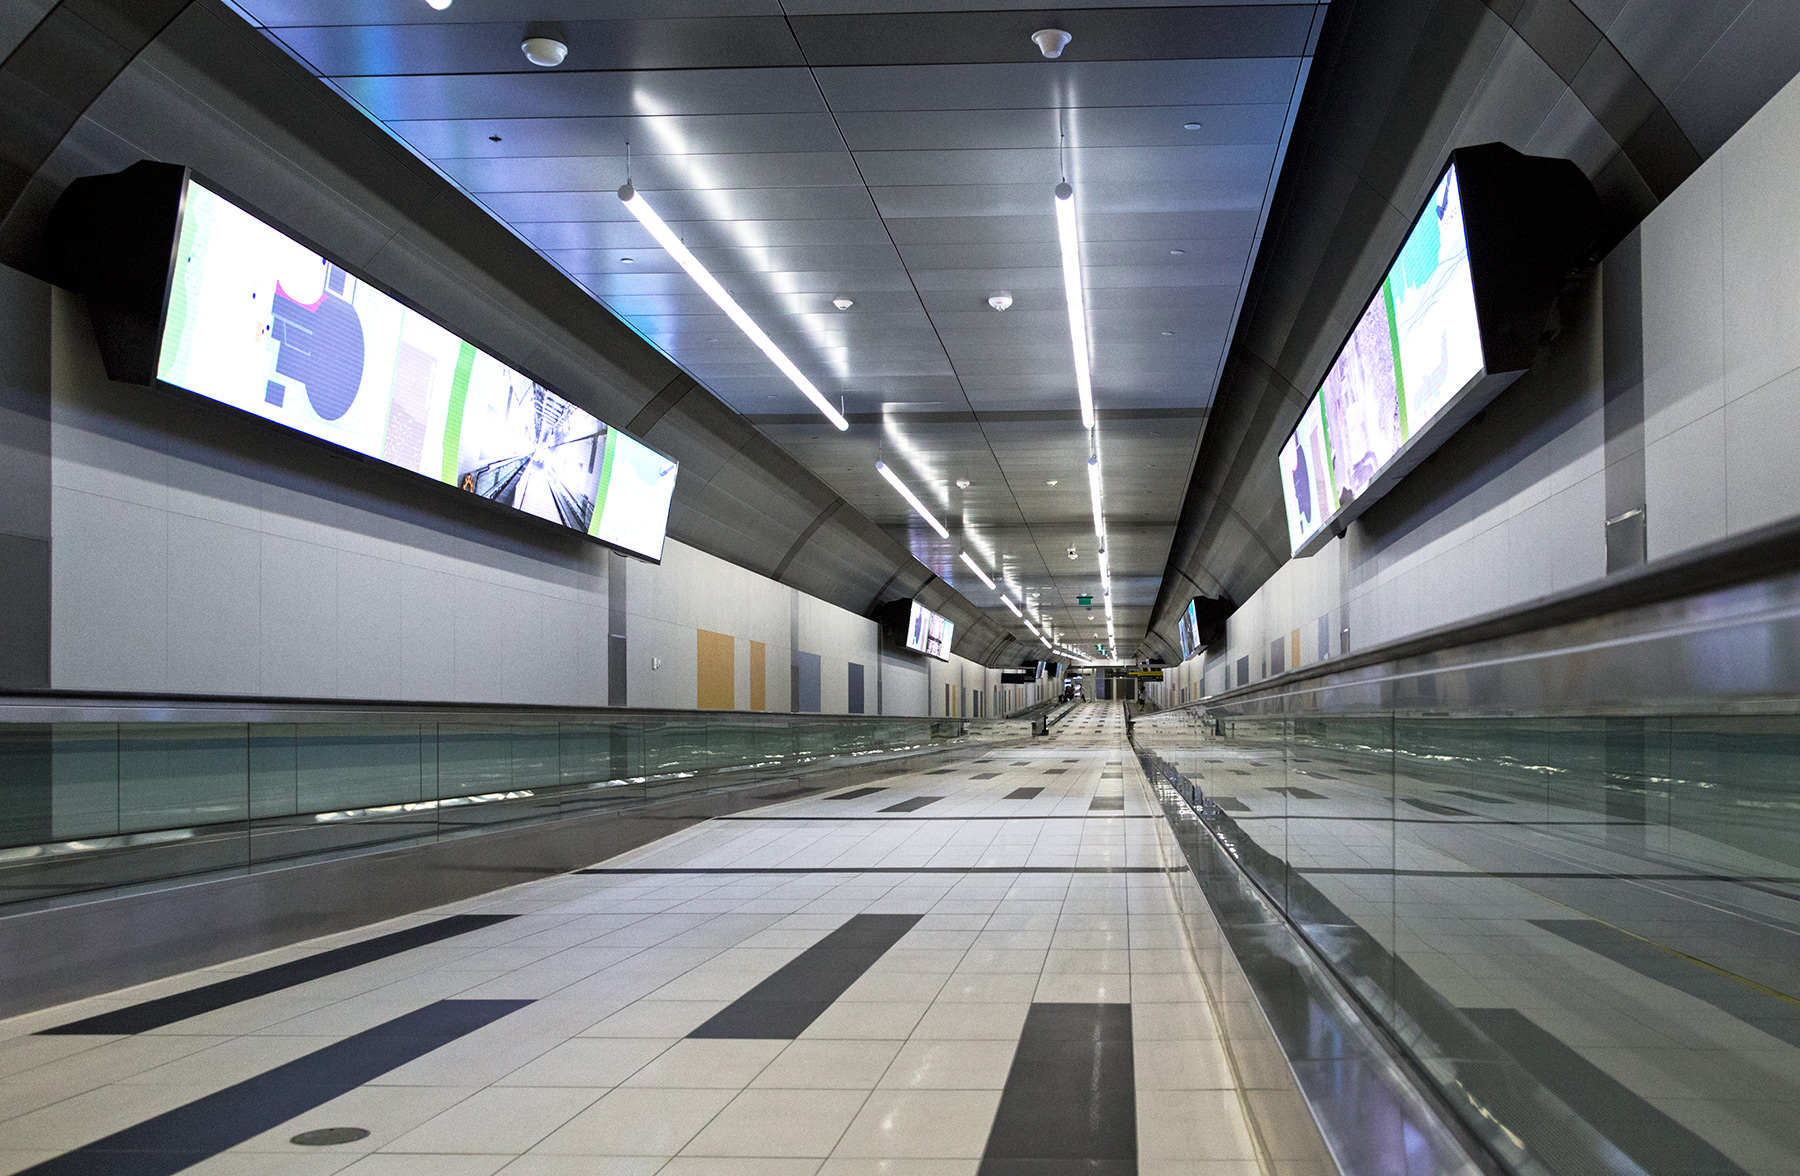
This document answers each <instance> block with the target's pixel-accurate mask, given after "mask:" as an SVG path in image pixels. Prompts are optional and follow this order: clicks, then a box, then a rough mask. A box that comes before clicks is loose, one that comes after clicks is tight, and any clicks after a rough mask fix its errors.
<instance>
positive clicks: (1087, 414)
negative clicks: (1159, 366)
mask: <svg viewBox="0 0 1800 1176" xmlns="http://www.w3.org/2000/svg"><path fill="white" fill-rule="evenodd" d="M1056 237H1057V240H1058V241H1060V242H1061V243H1062V271H1063V294H1064V296H1065V297H1066V298H1067V299H1068V302H1069V341H1070V342H1071V343H1072V344H1073V345H1074V348H1075V392H1076V394H1077V395H1078V396H1080V397H1081V425H1082V427H1083V428H1085V429H1091V428H1093V427H1094V378H1093V375H1092V374H1091V373H1090V372H1089V371H1088V341H1087V310H1086V308H1085V307H1084V306H1083V305H1082V300H1081V245H1080V242H1079V241H1077V240H1076V237H1075V189H1073V188H1071V187H1069V185H1067V184H1058V185H1057V186H1056Z"/></svg>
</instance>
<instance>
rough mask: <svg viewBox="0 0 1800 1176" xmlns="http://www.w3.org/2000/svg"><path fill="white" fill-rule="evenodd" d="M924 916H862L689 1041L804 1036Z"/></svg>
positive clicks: (795, 960) (729, 1007) (736, 1002)
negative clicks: (807, 1028)
mask: <svg viewBox="0 0 1800 1176" xmlns="http://www.w3.org/2000/svg"><path fill="white" fill-rule="evenodd" d="M922 918H924V916H923V915H857V916H855V917H853V918H852V919H851V920H850V921H849V922H848V923H845V924H844V925H843V926H842V927H839V928H838V929H837V930H836V931H833V932H832V933H831V934H829V935H827V936H826V937H825V938H823V939H821V940H819V942H817V943H815V944H813V945H812V946H811V947H809V948H807V949H806V950H805V951H803V952H801V953H800V954H799V955H797V956H795V957H794V958H793V959H792V960H789V961H788V962H787V963H786V964H784V965H782V967H781V968H780V969H778V970H777V971H776V972H775V974H774V975H773V976H770V977H769V978H768V979H767V980H764V981H763V982H762V983H761V984H758V985H757V986H756V987H755V988H752V989H751V990H750V991H749V992H746V993H745V994H744V995H743V996H740V997H738V998H737V999H736V1000H734V1001H732V1002H731V1003H730V1004H728V1005H726V1006H725V1007H724V1008H722V1009H720V1010H719V1011H718V1012H717V1013H715V1014H713V1016H712V1017H711V1019H709V1020H708V1021H707V1022H706V1023H705V1024H704V1025H702V1026H700V1027H699V1028H698V1029H696V1030H694V1031H693V1032H692V1033H690V1034H688V1036H689V1037H730V1038H777V1039H789V1038H794V1037H798V1036H800V1034H801V1033H803V1032H805V1031H806V1027H807V1026H808V1025H811V1024H812V1023H813V1022H814V1021H816V1020H818V1019H819V1015H820V1014H821V1013H823V1012H824V1011H825V1010H826V1009H828V1008H830V1007H831V1004H832V1002H833V1001H835V1000H836V999H837V998H838V997H840V996H842V995H843V994H844V990H845V989H847V988H849V987H850V986H851V985H852V984H854V983H856V981H857V980H858V979H860V978H861V977H862V974H863V973H864V972H867V971H868V970H869V968H870V967H871V966H872V965H873V964H874V963H875V961H876V960H878V959H880V958H881V957H882V956H883V955H885V954H887V950H888V949H889V948H891V947H893V946H894V944H896V943H898V942H899V941H900V937H901V936H902V935H905V934H906V933H907V932H908V931H911V930H912V929H913V925H914V924H916V923H917V922H918V921H919V920H920V919H922Z"/></svg>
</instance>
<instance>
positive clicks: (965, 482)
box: [956, 478, 969, 490]
mask: <svg viewBox="0 0 1800 1176" xmlns="http://www.w3.org/2000/svg"><path fill="white" fill-rule="evenodd" d="M956 488H957V489H958V490H967V489H968V488H969V479H967V478H958V479H956Z"/></svg>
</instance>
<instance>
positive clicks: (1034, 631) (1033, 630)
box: [1025, 621, 1044, 641]
mask: <svg viewBox="0 0 1800 1176" xmlns="http://www.w3.org/2000/svg"><path fill="white" fill-rule="evenodd" d="M1025 627H1026V628H1027V629H1030V630H1031V635H1032V636H1033V637H1036V638H1038V639H1039V640H1040V641H1041V640H1043V637H1044V635H1043V634H1042V633H1040V632H1038V627H1037V626H1036V625H1034V624H1032V623H1031V622H1030V621H1026V622H1025Z"/></svg>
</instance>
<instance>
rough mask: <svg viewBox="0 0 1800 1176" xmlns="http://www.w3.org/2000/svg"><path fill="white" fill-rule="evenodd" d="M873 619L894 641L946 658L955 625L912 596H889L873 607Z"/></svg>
mask: <svg viewBox="0 0 1800 1176" xmlns="http://www.w3.org/2000/svg"><path fill="white" fill-rule="evenodd" d="M876 619H877V620H878V621H879V622H880V624H881V628H882V631H883V632H884V633H886V634H887V637H888V640H889V641H890V642H892V643H893V644H894V645H897V646H899V647H900V648H902V649H908V650H911V651H913V652H914V653H922V654H925V655H926V656H928V657H935V658H937V659H938V660H939V661H949V660H950V645H951V642H953V641H954V640H955V639H956V625H955V623H954V622H952V621H951V620H950V619H949V618H948V617H946V616H944V615H943V614H941V613H936V612H933V611H932V610H931V609H928V608H926V607H925V606H924V605H922V604H920V603H919V602H918V601H916V600H891V601H889V602H887V603H886V604H884V605H882V606H881V607H880V608H879V609H878V610H877V612H876Z"/></svg>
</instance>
